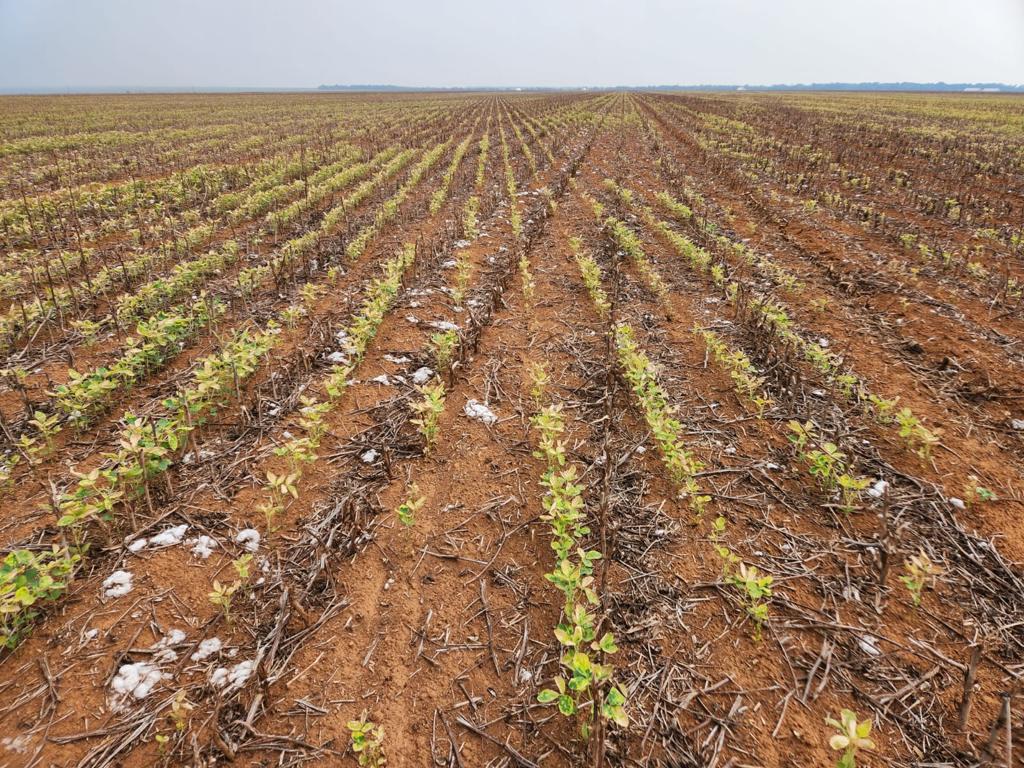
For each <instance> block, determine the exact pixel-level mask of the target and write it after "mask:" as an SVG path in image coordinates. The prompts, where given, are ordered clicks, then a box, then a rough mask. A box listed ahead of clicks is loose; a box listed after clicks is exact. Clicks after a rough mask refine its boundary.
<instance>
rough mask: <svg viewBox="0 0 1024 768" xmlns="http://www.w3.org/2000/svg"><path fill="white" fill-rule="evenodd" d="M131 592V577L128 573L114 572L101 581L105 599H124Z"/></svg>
mask: <svg viewBox="0 0 1024 768" xmlns="http://www.w3.org/2000/svg"><path fill="white" fill-rule="evenodd" d="M131 591H132V575H131V574H130V573H129V572H128V571H114V572H113V573H112V574H110V575H109V576H108V577H107V578H106V579H105V580H104V581H103V594H104V596H105V597H124V596H125V595H127V594H128V593H129V592H131Z"/></svg>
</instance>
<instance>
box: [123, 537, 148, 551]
mask: <svg viewBox="0 0 1024 768" xmlns="http://www.w3.org/2000/svg"><path fill="white" fill-rule="evenodd" d="M147 544H149V540H148V539H136V540H135V541H133V542H132V543H131V544H129V545H128V551H129V552H138V551H139V550H141V549H145V548H146V545H147Z"/></svg>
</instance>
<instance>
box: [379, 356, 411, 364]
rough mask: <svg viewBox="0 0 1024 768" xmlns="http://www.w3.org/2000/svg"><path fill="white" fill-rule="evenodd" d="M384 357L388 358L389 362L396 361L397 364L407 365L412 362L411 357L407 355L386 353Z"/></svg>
mask: <svg viewBox="0 0 1024 768" xmlns="http://www.w3.org/2000/svg"><path fill="white" fill-rule="evenodd" d="M384 359H385V360H387V361H388V362H389V363H394V364H395V365H405V364H406V363H408V362H410V360H409V358H408V357H406V356H405V355H400V356H396V355H392V354H387V355H384Z"/></svg>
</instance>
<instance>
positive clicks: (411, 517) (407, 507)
mask: <svg viewBox="0 0 1024 768" xmlns="http://www.w3.org/2000/svg"><path fill="white" fill-rule="evenodd" d="M425 501H426V499H425V498H424V497H423V496H420V489H419V486H417V485H416V483H412V484H411V485H410V486H409V495H408V498H406V500H405V501H403V502H402V503H401V504H399V505H398V509H396V510H395V514H397V515H398V520H399V522H400V523H401V524H402V525H404V526H405V527H406V528H411V527H412V526H413V525H415V524H416V513H417V512H419V511H420V509H421V508H422V507H423V503H424V502H425Z"/></svg>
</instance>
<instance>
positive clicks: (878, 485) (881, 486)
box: [868, 480, 889, 499]
mask: <svg viewBox="0 0 1024 768" xmlns="http://www.w3.org/2000/svg"><path fill="white" fill-rule="evenodd" d="M888 490H889V483H887V482H886V481H885V480H876V481H875V484H874V485H872V486H871V487H870V488H868V496H870V497H871V498H872V499H880V498H882V497H883V496H884V495H885V492H886V491H888Z"/></svg>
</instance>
